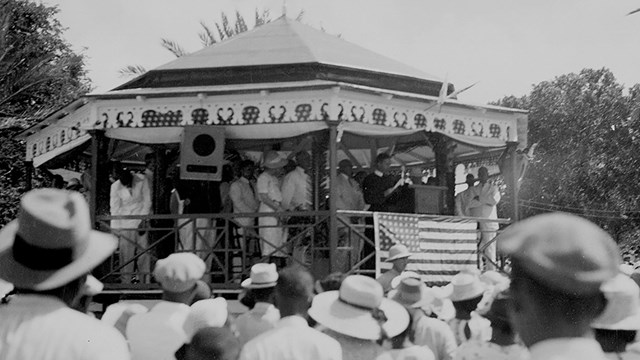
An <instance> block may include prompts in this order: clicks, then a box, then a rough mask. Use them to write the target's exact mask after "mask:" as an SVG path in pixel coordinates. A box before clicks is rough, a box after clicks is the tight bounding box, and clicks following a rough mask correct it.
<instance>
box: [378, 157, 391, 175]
mask: <svg viewBox="0 0 640 360" xmlns="http://www.w3.org/2000/svg"><path fill="white" fill-rule="evenodd" d="M376 169H378V171H380V172H381V173H383V174H388V173H389V171H391V155H389V154H387V153H381V154H378V156H377V157H376Z"/></svg>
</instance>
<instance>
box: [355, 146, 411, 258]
mask: <svg viewBox="0 0 640 360" xmlns="http://www.w3.org/2000/svg"><path fill="white" fill-rule="evenodd" d="M390 171H391V155H389V154H387V153H382V154H379V155H378V156H377V157H376V169H375V171H374V172H373V173H371V174H369V175H367V177H365V178H364V181H363V182H362V192H363V195H364V201H365V202H366V203H367V204H369V205H371V206H370V207H369V211H383V212H394V211H397V210H398V200H400V199H401V197H400V191H399V189H400V188H401V187H402V186H403V185H404V184H405V179H404V177H398V176H394V175H392V174H391V173H390ZM366 221H367V225H373V219H371V218H366ZM365 236H366V237H368V238H369V239H370V240H371V241H372V242H373V241H375V233H374V230H373V227H372V226H371V227H370V228H369V227H368V228H367V229H366V230H365ZM374 252H375V248H374V246H373V245H372V244H371V243H369V242H367V241H365V244H364V246H363V250H362V256H363V257H366V256H368V255H370V254H371V253H374ZM374 267H375V257H374V256H372V257H371V258H370V259H369V260H367V262H366V263H365V264H364V268H367V269H373V268H374Z"/></svg>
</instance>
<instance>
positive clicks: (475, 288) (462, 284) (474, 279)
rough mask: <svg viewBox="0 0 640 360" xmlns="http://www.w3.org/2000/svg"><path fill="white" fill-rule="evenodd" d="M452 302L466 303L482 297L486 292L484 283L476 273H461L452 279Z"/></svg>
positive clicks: (450, 296)
mask: <svg viewBox="0 0 640 360" xmlns="http://www.w3.org/2000/svg"><path fill="white" fill-rule="evenodd" d="M450 286H451V295H449V299H451V301H464V300H469V299H473V298H476V297H479V296H482V295H483V294H484V292H485V290H486V287H485V285H484V283H483V282H482V281H481V280H480V277H479V276H478V275H477V274H475V273H470V272H466V271H461V272H459V273H458V274H456V275H455V276H454V277H453V278H452V279H451V283H450Z"/></svg>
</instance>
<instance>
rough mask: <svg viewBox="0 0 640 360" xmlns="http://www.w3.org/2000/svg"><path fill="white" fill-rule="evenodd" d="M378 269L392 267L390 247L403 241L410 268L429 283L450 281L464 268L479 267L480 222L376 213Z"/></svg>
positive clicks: (435, 283) (408, 267)
mask: <svg viewBox="0 0 640 360" xmlns="http://www.w3.org/2000/svg"><path fill="white" fill-rule="evenodd" d="M374 228H375V232H376V248H377V249H378V251H377V252H376V253H377V260H378V261H377V262H376V263H377V271H378V274H379V273H380V270H384V269H390V268H391V266H392V264H391V263H388V262H386V259H387V258H388V257H389V251H388V250H389V248H390V247H391V246H393V245H394V244H395V243H402V244H404V245H406V246H407V247H408V248H409V251H411V252H412V254H413V255H412V256H411V257H410V258H409V264H408V265H407V270H410V271H415V272H418V273H419V274H421V275H422V276H421V277H422V279H423V280H424V281H426V282H428V283H429V284H432V285H438V284H445V283H448V282H449V281H450V279H451V277H453V276H454V275H455V274H457V273H458V272H459V271H460V270H462V269H465V268H471V267H474V268H475V267H477V262H478V257H477V247H478V240H477V239H478V230H477V228H478V224H477V222H476V221H473V220H467V219H453V218H444V217H443V218H435V219H434V218H432V217H429V218H427V217H426V216H423V215H418V214H390V213H374Z"/></svg>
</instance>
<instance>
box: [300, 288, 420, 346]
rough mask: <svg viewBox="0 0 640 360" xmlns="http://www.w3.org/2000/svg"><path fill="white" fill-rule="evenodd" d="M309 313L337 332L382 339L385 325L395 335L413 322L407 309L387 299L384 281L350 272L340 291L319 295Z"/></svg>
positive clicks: (358, 337)
mask: <svg viewBox="0 0 640 360" xmlns="http://www.w3.org/2000/svg"><path fill="white" fill-rule="evenodd" d="M309 316H311V317H312V318H313V319H314V320H316V321H317V322H318V323H320V324H321V325H323V326H325V327H327V328H329V329H331V330H333V331H335V332H338V333H340V334H343V335H347V336H350V337H354V338H357V339H364V340H377V339H379V338H380V336H381V327H382V329H384V331H385V332H386V333H387V335H388V336H389V337H394V336H396V335H398V334H400V333H401V332H403V331H404V330H405V329H406V328H407V326H409V313H408V312H407V310H405V309H404V307H403V306H402V305H400V304H398V303H396V302H395V301H392V300H389V299H385V298H384V296H383V291H382V285H380V284H379V283H378V282H377V281H375V280H374V279H372V278H370V277H367V276H363V275H351V276H347V277H346V278H345V279H344V281H343V282H342V285H341V286H340V290H339V291H326V292H323V293H321V294H318V295H316V296H315V297H314V298H313V303H312V305H311V308H310V309H309ZM381 324H382V325H381Z"/></svg>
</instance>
